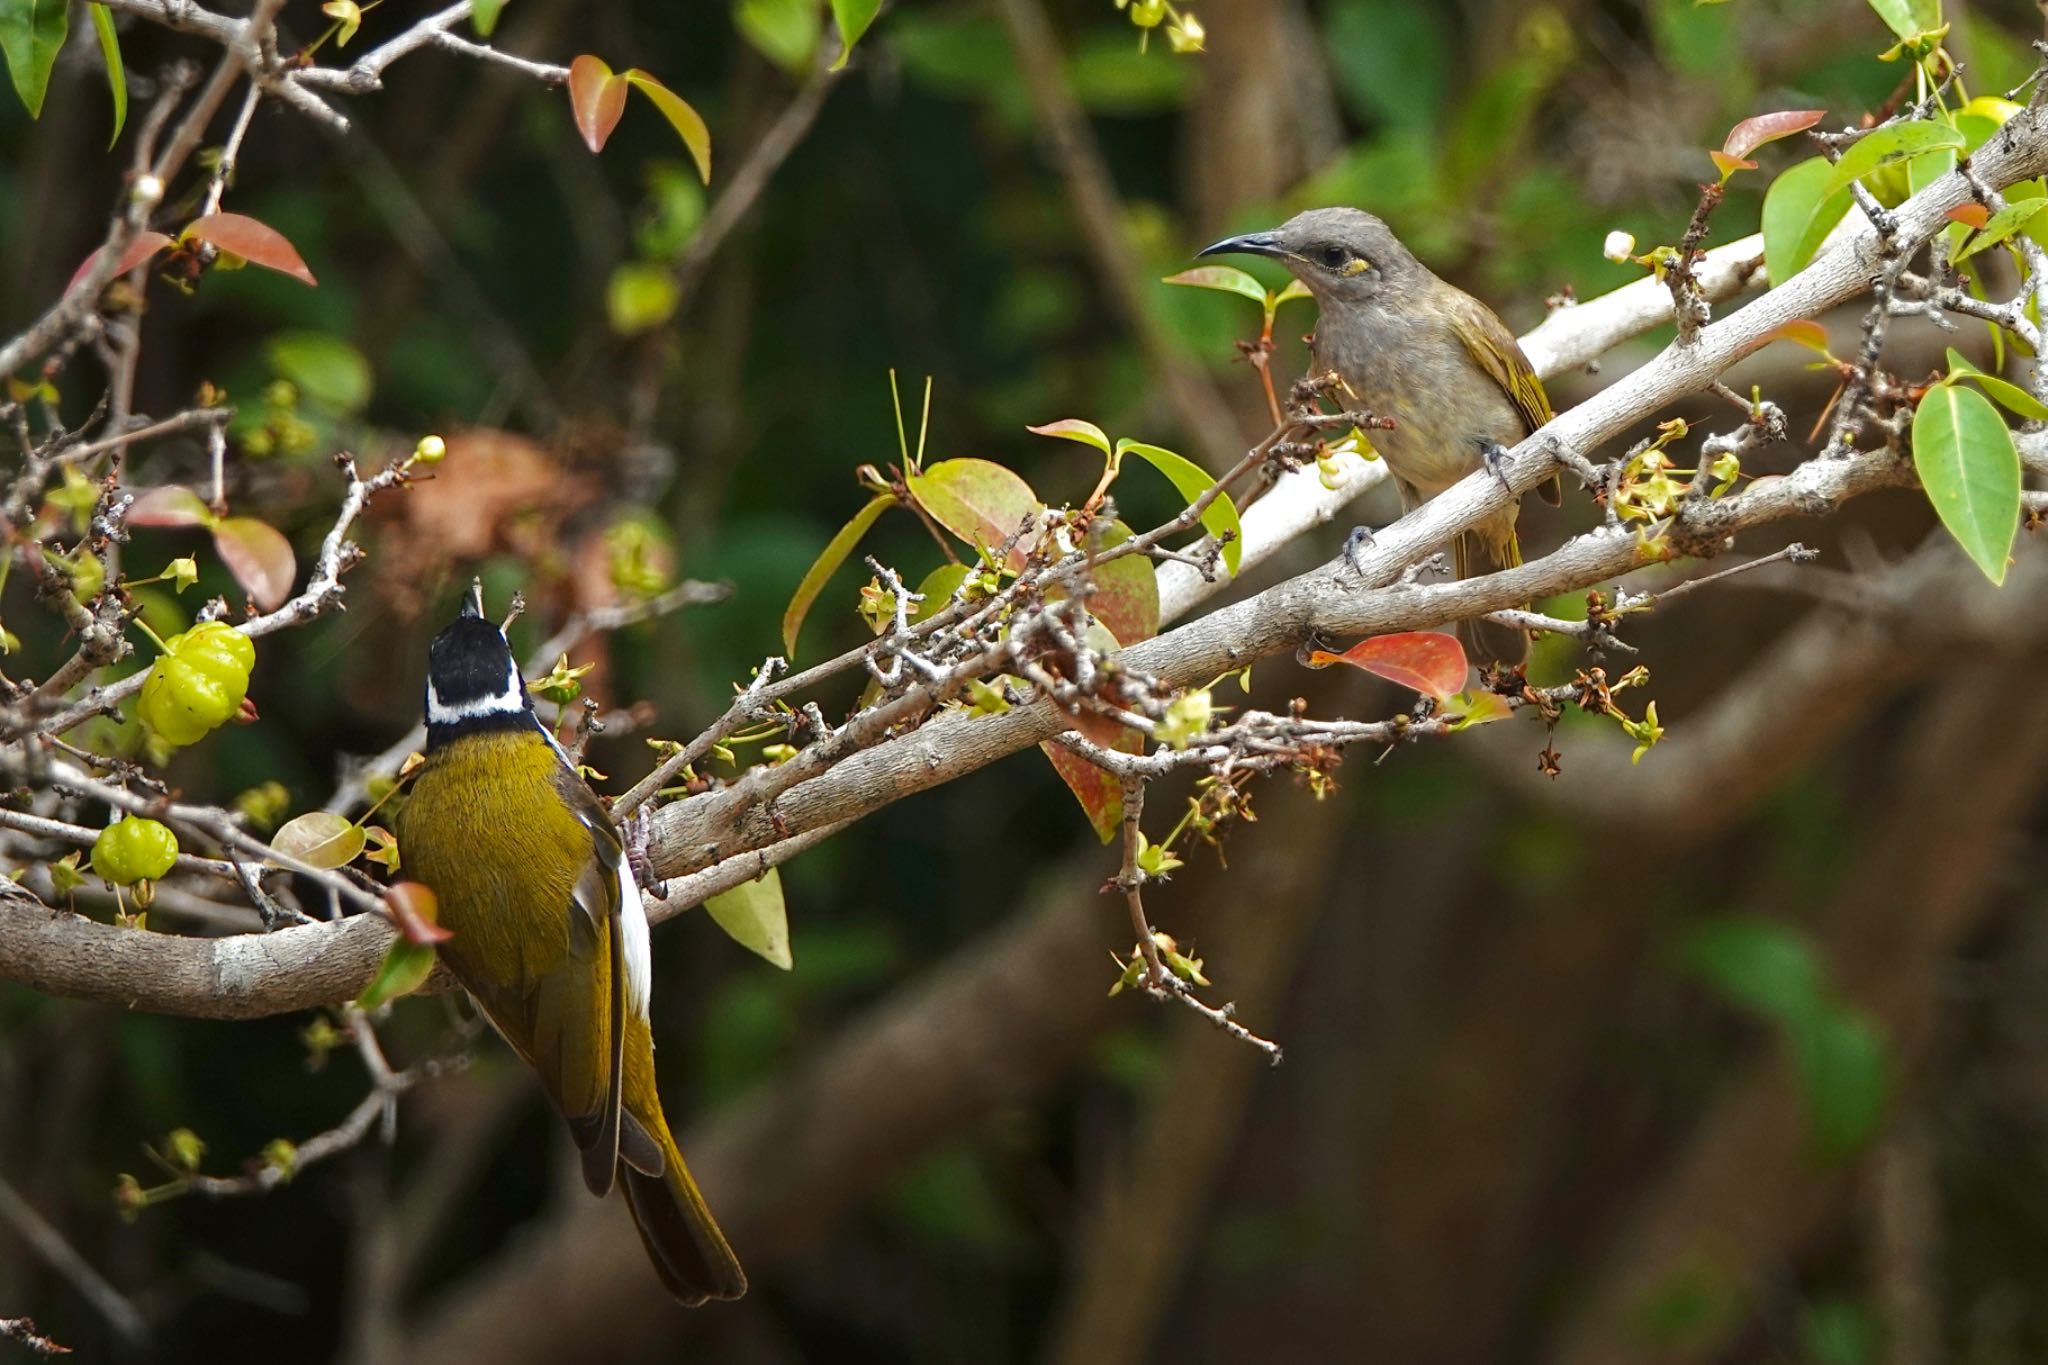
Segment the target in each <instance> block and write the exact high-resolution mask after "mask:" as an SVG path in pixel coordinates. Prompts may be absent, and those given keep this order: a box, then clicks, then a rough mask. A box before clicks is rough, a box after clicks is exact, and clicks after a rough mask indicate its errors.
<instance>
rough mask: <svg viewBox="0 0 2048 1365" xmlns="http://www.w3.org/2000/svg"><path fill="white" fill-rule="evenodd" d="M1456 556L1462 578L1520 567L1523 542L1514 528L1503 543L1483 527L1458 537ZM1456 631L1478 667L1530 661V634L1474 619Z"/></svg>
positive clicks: (1459, 625) (1511, 627) (1467, 621)
mask: <svg viewBox="0 0 2048 1365" xmlns="http://www.w3.org/2000/svg"><path fill="white" fill-rule="evenodd" d="M1454 553H1455V556H1456V558H1457V561H1458V577H1460V578H1476V577H1478V576H1479V575H1480V574H1488V573H1494V572H1496V571H1497V570H1500V569H1513V568H1517V567H1519V566H1520V565H1521V562H1522V547H1521V543H1520V542H1519V541H1517V540H1516V538H1515V533H1514V531H1513V530H1512V529H1510V530H1509V531H1508V535H1507V539H1506V540H1503V541H1495V540H1490V539H1489V538H1488V537H1487V535H1486V533H1485V531H1484V529H1483V528H1481V529H1475V530H1471V531H1467V532H1465V534H1463V535H1461V536H1459V537H1458V543H1457V546H1456V547H1455V551H1454ZM1457 631H1458V639H1459V640H1460V641H1462V642H1463V644H1464V646H1465V653H1466V655H1467V656H1468V657H1470V658H1471V660H1472V662H1473V663H1475V664H1480V665H1482V666H1483V665H1485V664H1489V663H1496V662H1497V663H1503V664H1519V663H1524V662H1526V661H1527V660H1528V658H1529V632H1527V631H1525V630H1517V629H1515V628H1514V627H1513V626H1501V625H1495V624H1494V623H1493V622H1491V621H1485V620H1480V619H1477V618H1471V619H1467V620H1463V621H1460V622H1458V626H1457Z"/></svg>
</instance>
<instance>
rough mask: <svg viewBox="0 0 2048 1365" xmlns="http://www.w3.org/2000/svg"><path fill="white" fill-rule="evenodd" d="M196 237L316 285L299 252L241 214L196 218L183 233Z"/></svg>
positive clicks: (264, 225)
mask: <svg viewBox="0 0 2048 1365" xmlns="http://www.w3.org/2000/svg"><path fill="white" fill-rule="evenodd" d="M182 235H183V236H185V237H197V238H198V239H199V240H200V241H202V242H211V243H212V244H213V245H215V246H217V247H219V248H220V249H221V250H222V251H227V252H232V253H233V254H235V255H237V256H240V257H241V258H242V259H243V260H245V261H247V262H249V263H250V264H251V265H260V266H262V267H264V268H265V269H266V270H275V271H276V272H277V273H278V274H280V275H289V276H291V277H292V278H293V279H295V280H299V281H301V282H303V283H305V284H309V285H317V284H319V283H320V281H318V280H316V279H314V278H313V272H312V271H310V270H308V269H306V263H305V261H304V260H302V259H300V256H299V249H298V248H297V247H295V246H293V245H292V244H291V243H290V242H289V241H287V240H286V238H285V235H284V234H283V233H282V232H279V231H278V230H277V229H276V228H274V227H272V226H270V224H268V223H259V222H257V221H256V220H255V219H254V218H251V217H249V216H248V215H246V214H241V213H209V214H207V215H206V216H205V217H204V218H195V219H193V220H192V221H191V223H189V224H187V225H186V228H185V231H184V233H183V234H182Z"/></svg>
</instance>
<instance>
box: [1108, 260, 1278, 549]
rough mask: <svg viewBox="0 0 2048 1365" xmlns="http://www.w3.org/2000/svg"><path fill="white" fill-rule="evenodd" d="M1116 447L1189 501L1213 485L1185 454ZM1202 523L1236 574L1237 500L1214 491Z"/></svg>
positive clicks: (1240, 544) (1139, 445) (1240, 534)
mask: <svg viewBox="0 0 2048 1365" xmlns="http://www.w3.org/2000/svg"><path fill="white" fill-rule="evenodd" d="M1262 297H1263V296H1262ZM1116 451H1117V454H1118V455H1119V456H1124V455H1135V456H1137V457H1138V458H1139V459H1141V460H1143V461H1144V462H1145V463H1146V464H1149V465H1151V466H1152V467H1153V468H1154V469H1156V470H1158V471H1159V472H1160V473H1161V474H1164V475H1165V476H1166V480H1167V482H1168V483H1170V484H1172V485H1173V489H1174V491H1175V492H1176V493H1179V494H1180V495H1181V497H1183V498H1185V499H1186V500H1187V501H1188V503H1189V504H1190V505H1192V504H1193V503H1194V501H1195V499H1196V498H1199V497H1201V496H1202V494H1204V493H1206V492H1208V491H1209V489H1210V488H1212V487H1214V486H1215V483H1216V480H1214V479H1213V478H1211V477H1209V471H1208V470H1206V469H1204V468H1202V467H1201V466H1200V465H1198V464H1196V463H1195V462H1194V461H1193V460H1190V459H1189V458H1188V457H1187V456H1185V455H1176V454H1174V453H1173V452H1172V451H1170V450H1166V449H1163V448H1161V447H1159V446H1154V445H1146V444H1145V443H1144V442H1143V441H1132V440H1122V441H1118V442H1117V443H1116ZM1202 526H1203V529H1205V530H1206V531H1208V533H1209V534H1210V535H1212V536H1214V537H1215V538H1216V540H1217V541H1218V543H1220V544H1221V545H1222V546H1223V567H1224V568H1226V569H1228V570H1230V574H1231V576H1232V577H1233V578H1234V577H1236V576H1237V566H1238V565H1239V564H1240V563H1241V562H1243V559H1244V528H1243V527H1242V526H1240V525H1239V524H1238V520H1237V504H1236V503H1234V502H1232V501H1231V500H1230V494H1228V493H1218V494H1217V495H1216V500H1215V501H1214V502H1211V503H1210V504H1209V506H1208V507H1207V508H1206V509H1204V511H1203V512H1202ZM1226 537H1228V538H1227V539H1226Z"/></svg>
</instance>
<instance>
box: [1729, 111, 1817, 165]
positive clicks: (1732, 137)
mask: <svg viewBox="0 0 2048 1365" xmlns="http://www.w3.org/2000/svg"><path fill="white" fill-rule="evenodd" d="M1827 116H1828V111H1827V110H1825V109H1783V110H1780V111H1779V112H1777V113H1775V114H1758V115H1757V116H1756V117H1755V118H1746V119H1744V120H1743V121H1742V122H1740V123H1738V124H1736V125H1735V126H1734V127H1733V128H1730V129H1729V130H1728V139H1727V141H1725V142H1723V143H1722V144H1721V150H1722V151H1724V152H1726V153H1727V154H1728V155H1729V156H1732V157H1735V158H1737V159H1740V158H1742V157H1745V156H1748V155H1749V154H1750V153H1751V152H1753V151H1755V150H1756V149H1757V148H1759V147H1761V146H1763V145H1764V144H1765V143H1766V142H1776V141H1777V140H1778V139H1779V138H1781V137H1790V136H1792V134H1794V133H1803V132H1805V131H1806V130H1807V129H1808V128H1811V127H1813V125H1814V124H1816V123H1819V122H1820V121H1821V120H1822V119H1824V118H1826V117H1827Z"/></svg>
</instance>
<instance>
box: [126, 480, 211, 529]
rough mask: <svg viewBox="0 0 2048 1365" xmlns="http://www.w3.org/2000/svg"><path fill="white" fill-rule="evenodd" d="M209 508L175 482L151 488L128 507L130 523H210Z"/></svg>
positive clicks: (165, 524)
mask: <svg viewBox="0 0 2048 1365" xmlns="http://www.w3.org/2000/svg"><path fill="white" fill-rule="evenodd" d="M213 522H214V516H213V509H212V508H210V507H208V506H207V505H206V500H205V499H204V498H201V497H200V496H199V495H198V494H197V493H194V492H193V491H192V490H191V489H189V488H185V487H182V486H180V485H178V484H165V485H164V486H163V487H161V488H152V489H150V490H149V491H148V492H146V493H143V494H142V495H141V496H139V497H137V498H136V499H135V502H134V504H133V505H132V506H130V507H129V509H128V524H129V525H130V526H211V525H213Z"/></svg>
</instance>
